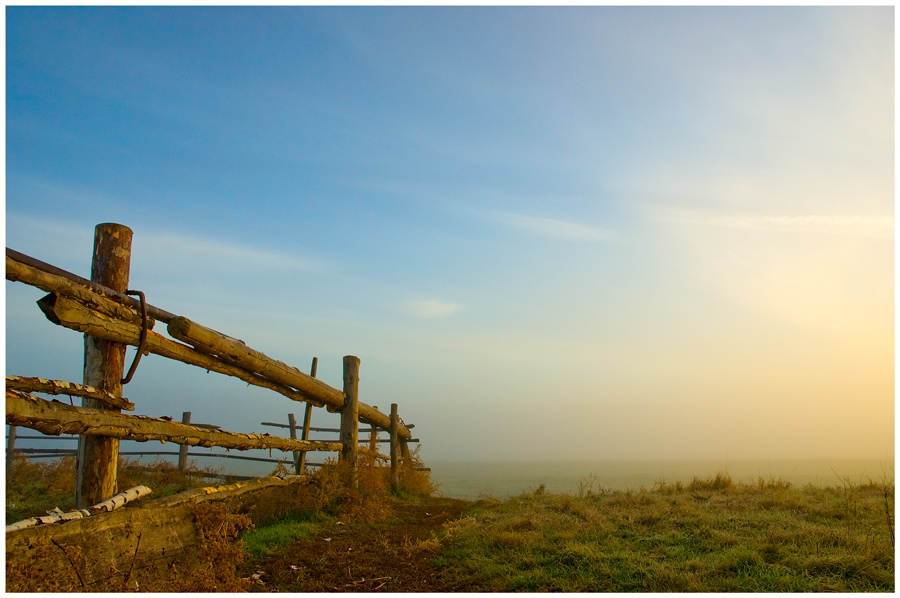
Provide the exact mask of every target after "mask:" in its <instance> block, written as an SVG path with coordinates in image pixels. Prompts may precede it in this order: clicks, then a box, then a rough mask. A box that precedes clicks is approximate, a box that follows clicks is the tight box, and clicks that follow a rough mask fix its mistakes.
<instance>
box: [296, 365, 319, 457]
mask: <svg viewBox="0 0 900 598" xmlns="http://www.w3.org/2000/svg"><path fill="white" fill-rule="evenodd" d="M318 367H319V358H318V357H313V360H312V367H311V368H310V370H309V375H310V376H312V377H313V378H315V377H316V370H317V369H318ZM311 419H312V405H311V404H310V403H307V404H306V410H305V411H304V412H303V434H301V436H300V438H301V439H302V440H309V422H310V420H311ZM296 467H297V475H300V474H302V473H303V470H304V469H306V451H300V460H299V461H297V465H296Z"/></svg>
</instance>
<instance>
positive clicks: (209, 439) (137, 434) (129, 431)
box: [6, 389, 341, 451]
mask: <svg viewBox="0 0 900 598" xmlns="http://www.w3.org/2000/svg"><path fill="white" fill-rule="evenodd" d="M6 423H7V424H10V425H15V426H22V427H25V428H31V429H32V430H38V431H40V432H43V433H44V434H52V435H59V434H84V435H97V436H111V437H114V438H120V439H123V440H136V441H138V442H145V441H147V440H160V441H163V442H172V443H175V444H185V445H188V446H204V447H213V446H218V447H222V448H227V449H237V450H248V449H278V450H283V451H296V450H304V451H339V450H341V444H340V443H339V442H320V441H312V440H291V439H290V438H281V437H278V436H269V435H268V434H238V433H235V432H226V431H224V430H210V429H208V428H198V427H194V426H191V425H190V424H182V423H178V422H172V421H168V420H164V419H158V418H153V417H145V416H141V415H123V414H121V413H115V412H111V411H102V410H99V409H88V408H86V407H74V406H71V405H66V404H65V403H59V402H51V401H46V400H44V399H40V398H38V397H36V396H34V395H31V394H28V393H23V392H20V391H17V390H12V389H7V390H6Z"/></svg>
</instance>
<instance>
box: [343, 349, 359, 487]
mask: <svg viewBox="0 0 900 598" xmlns="http://www.w3.org/2000/svg"><path fill="white" fill-rule="evenodd" d="M341 445H342V446H341V461H344V462H347V463H349V464H350V485H351V486H352V487H354V488H355V487H356V486H357V475H356V456H357V453H358V452H359V357H355V356H353V355H345V356H344V406H343V408H342V409H341Z"/></svg>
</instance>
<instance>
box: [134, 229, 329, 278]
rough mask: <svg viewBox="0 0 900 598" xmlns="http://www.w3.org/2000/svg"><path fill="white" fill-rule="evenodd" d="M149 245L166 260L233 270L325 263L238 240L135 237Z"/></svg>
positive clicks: (302, 268)
mask: <svg viewBox="0 0 900 598" xmlns="http://www.w3.org/2000/svg"><path fill="white" fill-rule="evenodd" d="M138 243H140V244H141V245H144V246H147V247H148V248H149V251H150V253H151V254H152V255H154V256H155V257H157V258H158V259H160V261H164V262H166V263H170V264H171V263H178V262H182V261H185V260H187V261H190V262H192V263H195V264H203V265H204V267H207V268H208V267H210V266H212V265H215V267H216V269H221V270H226V271H234V272H250V271H252V272H258V271H282V272H290V271H298V270H299V271H317V270H321V269H322V266H321V265H320V264H317V263H316V262H313V261H311V260H307V259H303V258H300V257H296V256H292V255H289V254H286V253H276V252H271V251H265V250H262V249H257V248H255V247H251V246H248V245H242V244H239V243H230V242H224V241H216V240H212V239H204V238H202V237H199V236H198V237H193V236H187V235H174V234H163V235H157V234H146V235H143V236H142V237H141V238H136V239H135V244H136V245H137V244H138Z"/></svg>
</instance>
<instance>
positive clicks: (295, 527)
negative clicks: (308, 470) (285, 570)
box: [241, 511, 333, 558]
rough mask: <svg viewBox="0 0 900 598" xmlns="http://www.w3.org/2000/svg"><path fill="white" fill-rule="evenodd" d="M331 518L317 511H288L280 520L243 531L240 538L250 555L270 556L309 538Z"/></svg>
mask: <svg viewBox="0 0 900 598" xmlns="http://www.w3.org/2000/svg"><path fill="white" fill-rule="evenodd" d="M332 520H333V518H332V517H329V516H328V515H325V514H323V513H320V512H318V511H298V512H294V513H290V514H288V515H287V516H285V517H284V518H283V519H281V520H280V521H278V522H276V523H274V524H272V525H268V526H265V527H259V528H257V529H253V530H250V531H248V532H247V533H245V534H244V535H243V536H242V537H241V540H242V541H243V542H244V550H245V551H246V552H247V554H248V555H250V556H251V557H254V558H256V557H261V556H270V555H272V554H274V553H275V552H277V551H278V550H279V549H281V548H283V547H285V546H289V545H291V544H293V543H295V542H297V541H298V540H301V539H304V538H310V537H312V536H314V535H315V534H316V532H318V531H319V530H320V529H321V528H322V526H323V524H325V523H327V522H329V521H332Z"/></svg>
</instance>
